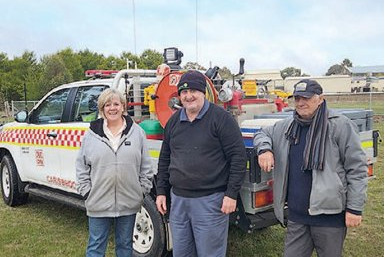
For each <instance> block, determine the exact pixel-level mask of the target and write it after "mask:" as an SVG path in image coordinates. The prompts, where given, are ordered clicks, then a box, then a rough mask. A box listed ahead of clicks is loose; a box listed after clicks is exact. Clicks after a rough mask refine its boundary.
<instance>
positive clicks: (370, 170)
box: [368, 164, 373, 177]
mask: <svg viewBox="0 0 385 257" xmlns="http://www.w3.org/2000/svg"><path fill="white" fill-rule="evenodd" d="M368 176H369V177H371V176H373V164H371V165H369V166H368Z"/></svg>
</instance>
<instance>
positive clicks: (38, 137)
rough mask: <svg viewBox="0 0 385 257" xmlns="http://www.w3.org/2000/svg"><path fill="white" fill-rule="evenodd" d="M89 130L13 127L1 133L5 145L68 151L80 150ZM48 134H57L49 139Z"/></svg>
mask: <svg viewBox="0 0 385 257" xmlns="http://www.w3.org/2000/svg"><path fill="white" fill-rule="evenodd" d="M87 130H88V128H84V127H78V128H70V127H13V128H5V129H4V130H3V131H2V132H1V133H0V142H1V143H3V144H12V145H23V146H32V145H34V146H44V147H55V148H66V149H78V148H80V145H81V141H82V139H83V136H84V134H85V132H86V131H87ZM48 133H56V135H57V136H56V137H49V136H48Z"/></svg>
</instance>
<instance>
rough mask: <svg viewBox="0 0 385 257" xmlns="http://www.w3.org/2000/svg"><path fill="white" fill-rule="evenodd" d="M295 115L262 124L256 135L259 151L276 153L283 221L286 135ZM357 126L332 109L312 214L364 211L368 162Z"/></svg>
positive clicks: (276, 210) (315, 181)
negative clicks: (268, 125) (270, 123)
mask: <svg viewBox="0 0 385 257" xmlns="http://www.w3.org/2000/svg"><path fill="white" fill-rule="evenodd" d="M292 121H293V117H290V118H287V119H285V120H282V121H278V122H277V123H275V124H274V125H273V126H270V127H266V128H263V129H262V130H260V131H258V132H257V133H256V134H255V136H254V147H255V149H256V150H257V153H259V152H261V151H263V150H269V151H271V152H273V154H274V164H275V165H274V170H273V178H274V186H273V194H274V213H275V216H276V217H277V219H278V220H279V221H280V222H281V224H284V207H285V202H286V194H287V178H288V169H289V165H288V157H289V149H290V144H289V141H288V140H287V139H286V137H285V132H286V130H287V128H288V126H289V125H290V124H291V122H292ZM357 131H358V129H357V126H356V125H355V124H354V123H353V122H352V121H350V120H349V119H348V118H347V117H346V116H343V115H340V114H337V113H336V112H334V111H332V110H329V117H328V134H327V141H326V145H325V164H324V165H325V166H324V170H323V171H319V170H313V171H312V175H313V181H312V189H311V193H310V203H309V214H310V215H319V214H337V213H341V212H342V211H344V210H345V209H350V210H354V211H360V212H361V211H362V210H363V208H364V203H365V201H366V189H367V162H366V155H365V153H364V151H363V150H362V148H361V141H360V138H359V135H358V132H357Z"/></svg>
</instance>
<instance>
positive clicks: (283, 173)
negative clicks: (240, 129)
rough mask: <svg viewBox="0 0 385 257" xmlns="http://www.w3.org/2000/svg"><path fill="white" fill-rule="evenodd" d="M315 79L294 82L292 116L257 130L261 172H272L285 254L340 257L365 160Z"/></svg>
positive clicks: (356, 221) (357, 218)
mask: <svg viewBox="0 0 385 257" xmlns="http://www.w3.org/2000/svg"><path fill="white" fill-rule="evenodd" d="M322 91H323V90H322V87H321V86H320V85H319V84H318V83H317V82H316V81H314V80H308V79H305V80H301V81H300V82H298V83H297V84H296V85H295V86H294V93H293V96H294V103H295V112H294V115H293V117H290V118H288V119H285V120H282V121H279V122H277V123H276V124H275V125H273V126H271V127H267V128H264V129H262V130H261V131H259V132H257V133H256V135H255V137H254V147H255V149H256V150H257V153H258V163H259V165H260V167H261V169H262V170H264V171H266V172H270V171H272V170H273V172H274V173H273V175H274V212H275V215H276V217H277V219H278V220H279V221H280V222H281V223H282V224H284V208H285V207H286V206H287V208H288V223H287V233H286V239H285V253H284V256H286V257H291V256H293V257H294V256H295V257H301V256H304V257H305V256H306V257H307V256H309V257H310V256H311V255H312V252H313V250H314V249H316V252H317V254H318V256H321V257H322V256H325V257H326V256H327V257H333V256H341V254H342V249H343V242H344V240H345V236H346V230H347V229H346V228H347V227H356V226H359V225H360V224H361V220H362V211H363V208H364V203H365V200H366V189H367V164H366V157H365V153H364V152H363V150H362V148H361V143H360V138H359V135H358V132H357V127H356V126H355V124H354V123H352V122H351V121H350V120H349V119H348V118H347V117H345V116H343V115H338V114H336V113H334V112H333V111H332V110H328V109H327V107H326V101H325V100H324V97H323V95H322Z"/></svg>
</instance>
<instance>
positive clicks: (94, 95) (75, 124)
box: [60, 85, 106, 193]
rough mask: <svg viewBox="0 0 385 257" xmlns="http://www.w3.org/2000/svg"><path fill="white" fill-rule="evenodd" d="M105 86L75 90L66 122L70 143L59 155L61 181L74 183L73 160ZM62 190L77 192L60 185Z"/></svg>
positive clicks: (96, 111)
mask: <svg viewBox="0 0 385 257" xmlns="http://www.w3.org/2000/svg"><path fill="white" fill-rule="evenodd" d="M105 88H106V86H104V85H94V86H82V87H79V88H78V89H77V90H76V95H75V97H74V100H73V101H72V100H71V104H70V106H71V107H70V112H69V113H70V116H69V121H70V122H68V123H67V124H65V125H66V126H67V130H66V131H67V132H66V134H67V138H68V140H70V141H71V142H72V145H70V146H68V147H67V150H66V151H65V152H63V154H61V155H60V163H61V165H60V166H61V173H60V178H61V179H62V180H63V181H70V185H74V182H75V179H76V169H75V160H76V157H77V154H78V151H79V149H80V145H81V140H82V139H83V136H84V134H85V132H86V131H87V130H88V128H89V126H90V122H91V121H93V120H96V119H97V118H98V103H97V101H98V97H99V95H100V94H101V92H102V91H103V90H104V89H105ZM61 187H62V189H63V190H66V191H71V192H72V193H77V191H76V188H75V187H68V185H66V184H64V185H61Z"/></svg>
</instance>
